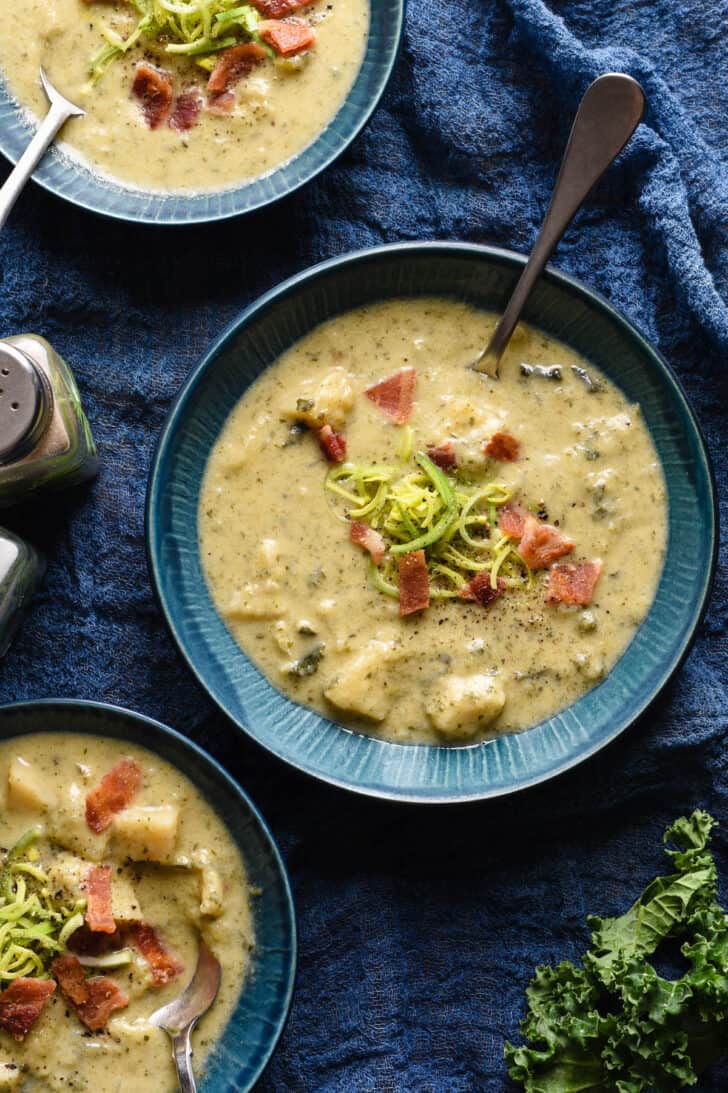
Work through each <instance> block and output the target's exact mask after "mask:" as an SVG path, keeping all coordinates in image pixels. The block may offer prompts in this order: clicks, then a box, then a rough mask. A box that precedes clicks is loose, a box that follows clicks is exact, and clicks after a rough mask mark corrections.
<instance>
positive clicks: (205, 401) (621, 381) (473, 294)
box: [147, 244, 716, 802]
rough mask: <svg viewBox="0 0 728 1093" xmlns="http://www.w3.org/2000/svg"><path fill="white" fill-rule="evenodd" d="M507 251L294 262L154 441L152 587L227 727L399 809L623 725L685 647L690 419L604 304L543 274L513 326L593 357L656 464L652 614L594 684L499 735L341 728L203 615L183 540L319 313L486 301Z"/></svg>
mask: <svg viewBox="0 0 728 1093" xmlns="http://www.w3.org/2000/svg"><path fill="white" fill-rule="evenodd" d="M524 261H525V260H524V259H523V258H522V257H521V256H519V255H516V254H513V253H511V252H507V251H501V250H496V249H493V248H486V247H477V246H469V245H463V244H401V245H396V246H392V247H384V248H380V249H377V250H373V251H367V252H362V253H360V254H356V255H349V256H344V257H342V258H338V259H335V260H333V261H330V262H327V263H324V264H323V265H320V266H317V267H315V268H314V269H312V270H308V271H306V272H304V273H302V274H300V275H298V276H297V277H294V278H292V279H291V280H290V281H288V282H286V283H285V284H283V285H281V286H280V287H279V288H277V289H275V290H273V291H272V292H270V293H268V294H267V295H266V296H264V297H262V298H261V299H260V300H259V301H257V302H256V303H255V304H253V305H252V306H251V307H250V308H248V309H247V311H245V312H243V314H242V315H241V316H240V318H239V319H238V320H237V321H236V322H235V323H234V324H233V325H232V326H231V327H230V328H229V329H228V330H227V331H226V332H225V333H224V334H223V335H222V337H221V338H220V339H219V340H218V342H217V343H216V344H215V345H214V346H213V347H212V349H211V350H210V352H209V353H208V354H207V356H206V357H205V358H204V359H203V360H202V361H201V362H200V364H199V365H198V366H197V368H196V369H194V370H193V372H192V373H191V375H190V377H189V378H188V380H187V382H186V384H185V386H184V387H183V389H182V391H181V393H180V396H179V398H178V400H177V402H176V404H175V406H174V407H173V409H172V411H171V413H170V416H169V418H168V421H167V423H166V426H165V428H164V430H163V433H162V436H161V438H160V443H159V447H158V450H157V455H156V459H155V463H154V466H153V469H152V474H151V479H150V484H149V492H148V498H147V545H148V553H149V561H150V568H151V574H152V579H153V582H154V585H155V588H156V591H157V594H158V598H159V602H160V604H161V607H162V610H163V612H164V614H165V616H166V619H167V622H168V624H169V626H170V629H171V631H172V634H173V636H174V638H175V640H176V642H177V644H178V646H179V648H180V650H181V652H182V653H183V655H184V656H185V658H186V659H187V661H188V663H189V665H190V667H191V668H192V670H193V671H194V672H195V674H196V675H197V677H198V679H199V680H200V681H201V683H202V685H203V686H204V687H205V688H206V690H207V691H208V693H209V694H210V695H211V697H212V698H213V699H214V700H215V701H216V702H217V703H218V705H219V706H220V707H221V709H223V710H224V711H225V713H227V715H228V716H229V717H230V718H231V720H232V721H233V722H234V723H235V724H236V725H237V726H238V727H239V728H241V729H242V730H243V731H245V732H247V733H249V734H250V735H251V736H252V737H254V739H256V740H257V741H258V742H259V743H261V744H263V746H264V747H266V748H268V749H269V750H270V751H272V752H274V753H275V754H276V755H278V756H280V757H281V758H282V759H285V760H286V762H289V763H292V764H293V765H294V766H296V767H298V768H300V769H301V770H304V771H306V772H307V773H309V774H313V775H315V776H317V777H319V778H323V779H325V780H326V781H329V782H332V783H335V784H337V785H340V786H343V787H345V788H347V789H353V790H357V791H359V792H362V793H368V794H372V795H375V796H381V797H390V798H395V799H398V800H406V801H430V802H445V801H462V800H472V799H478V798H483V797H490V796H494V795H497V794H502V793H508V792H511V791H513V790H515V789H520V788H523V787H525V786H528V785H531V784H534V783H536V782H539V781H542V780H544V779H546V778H549V777H552V776H553V775H555V774H558V773H559V772H560V771H563V770H565V769H567V768H568V767H571V766H573V765H575V764H576V763H579V762H581V761H582V760H583V759H585V758H586V757H587V756H589V755H591V754H592V753H593V752H595V751H597V750H598V749H599V748H601V747H603V746H604V745H605V744H606V743H608V741H610V740H612V739H613V738H614V737H615V736H617V735H618V734H619V733H621V732H622V731H623V730H624V729H625V728H627V726H628V725H630V724H631V723H632V722H633V721H634V720H635V719H636V718H637V717H638V716H639V714H640V713H642V711H643V710H644V709H645V708H646V707H647V705H648V704H649V703H650V702H651V701H652V699H653V698H654V697H655V695H656V694H657V693H658V692H659V691H660V689H661V688H662V687H663V686H664V685H665V683H666V682H667V680H668V679H669V678H670V676H671V674H672V673H673V672H674V671H675V669H676V668H677V667H678V665H679V664H680V662H681V660H682V658H683V656H684V655H685V653H686V651H687V649H688V646H689V644H690V641H691V639H692V636H693V635H694V632H695V629H696V627H697V625H698V622H699V620H700V618H701V616H702V613H703V610H704V608H705V605H706V601H707V597H708V594H709V591H710V585H711V580H712V573H713V569H714V562H715V552H716V506H715V498H714V489H713V481H712V475H711V470H710V465H709V461H708V457H707V454H706V451H705V447H704V444H703V441H702V438H701V435H700V430H699V428H698V426H697V423H696V421H695V418H694V416H693V414H692V411H691V410H690V407H689V406H688V404H687V402H686V400H685V396H684V394H683V392H682V390H681V388H680V386H679V384H678V383H677V381H676V379H675V377H674V376H673V374H672V372H671V371H670V369H669V367H668V366H667V365H666V364H665V362H664V361H663V360H662V358H661V357H660V356H659V354H658V353H657V352H656V351H655V350H654V349H653V348H652V347H651V346H650V345H649V343H648V342H647V341H646V340H645V339H644V338H643V337H642V336H641V335H640V334H639V332H638V331H637V330H636V329H635V328H634V327H633V326H631V324H630V323H629V322H627V320H626V319H625V318H624V317H622V316H621V315H620V314H619V313H618V312H616V311H615V310H614V309H613V308H612V307H611V306H610V305H609V304H608V303H607V302H606V301H605V300H603V299H602V298H600V297H599V296H597V295H596V294H594V293H592V292H590V291H589V290H588V289H586V288H585V287H584V286H583V285H580V284H579V283H578V282H576V281H574V280H572V279H570V278H568V277H565V276H563V275H561V274H558V273H556V272H555V271H553V270H549V271H548V272H547V273H546V274H545V275H544V276H543V278H542V279H541V281H540V282H539V284H538V285H537V287H536V289H535V291H534V293H533V295H532V297H531V299H530V301H529V304H528V307H527V311H526V315H525V318H526V319H527V320H528V321H529V322H531V323H532V324H534V325H536V326H538V327H540V328H541V329H542V330H544V331H545V332H546V333H548V334H550V335H552V336H553V337H556V338H558V339H560V340H562V341H563V342H565V343H567V344H568V345H569V346H571V347H573V348H574V349H576V350H577V351H578V352H579V353H581V354H582V355H583V356H584V357H586V358H587V359H589V360H591V361H592V362H594V363H595V364H596V365H598V366H599V367H600V368H601V369H603V371H604V372H605V373H606V374H607V375H608V376H609V377H610V378H611V379H612V380H613V381H614V382H615V383H616V384H617V385H618V386H619V387H621V388H622V390H623V391H624V392H625V393H626V395H627V396H628V397H629V398H630V399H631V400H633V401H636V402H639V403H640V405H641V407H642V411H643V414H644V418H645V421H646V423H647V426H648V428H649V430H650V432H651V434H652V437H653V439H654V442H655V445H656V447H657V450H658V453H659V456H660V460H661V462H662V466H663V469H664V473H665V477H666V482H667V491H668V504H669V532H668V544H667V555H666V560H665V566H664V569H663V573H662V577H661V580H660V583H659V587H658V590H657V594H656V597H655V600H654V602H653V604H652V607H651V609H650V611H649V613H648V615H647V617H646V619H645V621H644V622H643V624H642V626H641V627H640V628H639V630H638V631H637V633H636V635H635V637H634V639H633V640H632V642H631V644H630V645H629V647H628V648H627V649H626V651H625V652H624V654H623V655H622V657H621V659H620V660H619V661H618V663H617V664H616V665H615V667H614V669H613V670H612V671H611V672H610V674H609V675H608V677H607V678H606V679H605V680H604V681H603V682H602V683H600V684H599V685H598V686H597V687H595V688H594V689H593V690H592V691H590V692H589V693H588V694H586V695H584V696H583V697H582V698H581V699H580V700H579V701H578V702H576V703H575V704H574V705H572V706H571V707H569V708H568V709H566V710H564V711H562V712H561V713H559V714H557V715H555V716H553V717H551V718H548V719H547V720H545V721H543V722H541V723H540V724H538V725H536V726H535V727H534V728H532V729H530V730H528V731H526V732H523V733H519V734H515V735H505V736H502V737H500V738H498V739H497V740H494V741H491V742H487V743H481V744H475V745H472V746H469V747H461V748H448V747H435V746H427V745H412V746H403V745H397V744H391V743H388V742H385V741H382V740H376V739H374V738H370V737H367V736H363V735H359V734H356V733H352V732H350V731H348V730H345V729H342V728H341V727H339V726H338V725H335V724H334V723H332V722H331V721H328V720H327V719H325V718H324V717H322V716H320V715H319V714H317V713H314V712H312V711H310V710H305V709H302V708H301V707H299V706H297V705H295V704H294V703H292V702H291V701H289V700H288V699H287V698H284V697H283V696H282V695H281V694H279V692H278V691H276V690H275V689H274V688H273V687H272V686H271V684H270V683H268V682H267V680H266V679H265V678H264V677H263V676H262V675H261V673H260V672H259V671H258V670H257V669H256V668H255V667H254V666H253V665H252V664H251V663H250V661H249V660H248V659H247V658H246V657H245V655H244V654H243V653H242V652H241V650H240V649H239V647H238V646H237V645H236V643H235V641H234V640H233V638H232V637H231V635H230V633H229V632H228V630H227V629H226V627H225V625H224V623H223V622H222V619H221V618H220V616H219V615H218V614H217V612H216V610H215V608H214V606H213V604H212V601H211V599H210V596H209V594H208V591H207V588H206V585H205V580H204V577H203V573H202V569H201V565H200V558H199V551H198V545H197V504H198V497H199V491H200V484H201V480H202V475H203V471H204V468H205V463H206V461H207V458H208V456H209V454H210V450H211V448H212V446H213V444H214V443H215V440H216V439H217V437H218V435H219V433H220V430H221V428H222V426H223V425H224V423H225V420H226V418H227V416H228V414H229V413H230V411H231V410H232V408H233V407H234V405H235V404H236V402H237V401H238V399H239V398H240V396H241V395H242V394H243V392H244V391H245V389H246V388H247V387H248V385H249V384H250V383H251V382H253V381H254V379H255V378H256V376H257V375H258V374H259V373H260V372H261V371H262V370H263V369H264V368H265V367H266V366H267V365H269V364H270V363H271V362H272V361H274V360H275V359H276V358H277V357H278V356H279V355H280V354H281V353H282V352H283V351H284V350H285V349H287V348H288V347H289V346H290V345H291V344H292V343H294V342H295V341H296V340H297V339H299V338H300V337H302V336H303V335H304V334H306V333H308V332H309V331H310V330H311V329H312V328H313V327H314V326H316V325H317V324H318V323H320V322H322V321H324V320H327V319H330V318H332V317H333V316H336V315H337V314H340V313H341V312H343V311H347V310H349V309H350V308H354V307H358V306H360V305H362V304H366V303H368V302H374V301H377V300H381V299H385V298H391V297H402V296H422V295H435V296H438V295H439V296H449V297H454V298H456V299H458V300H465V301H467V302H469V303H471V304H474V305H476V306H479V307H481V308H484V309H487V310H496V311H497V310H499V309H502V307H503V306H504V304H505V302H506V300H507V299H508V297H509V295H510V292H511V290H512V288H513V286H514V284H515V281H516V279H517V277H518V276H519V274H520V272H521V269H522V268H523V264H524Z"/></svg>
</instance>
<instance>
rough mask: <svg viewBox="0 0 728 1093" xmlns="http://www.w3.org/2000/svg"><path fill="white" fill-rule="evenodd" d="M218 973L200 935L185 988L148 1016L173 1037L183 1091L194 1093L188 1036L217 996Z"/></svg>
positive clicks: (173, 1053)
mask: <svg viewBox="0 0 728 1093" xmlns="http://www.w3.org/2000/svg"><path fill="white" fill-rule="evenodd" d="M221 975H222V968H221V967H220V961H219V960H217V958H216V957H214V956H213V955H212V953H211V952H210V950H209V949H208V947H207V945H206V944H205V942H204V941H203V940H202V939H201V938H200V948H199V953H198V956H197V967H196V968H195V974H194V975H193V976H192V979H191V980H190V982H189V983H188V984H187V987H186V988H185V990H184V991H183V992H182V994H181V995H180V996H179V998H175V1000H174V1002H170V1003H169V1005H167V1006H162V1008H161V1009H158V1010H156V1011H155V1012H154V1013H153V1014H152V1016H151V1017H150V1018H149V1024H150V1025H156V1027H157V1028H161V1029H164V1031H165V1032H167V1033H168V1034H169V1036H170V1037H171V1039H172V1057H173V1059H174V1061H175V1063H176V1065H177V1075H178V1077H179V1087H180V1089H181V1091H182V1093H197V1085H196V1084H195V1075H194V1071H193V1070H192V1047H191V1044H190V1036H191V1034H192V1030H193V1028H194V1027H195V1025H196V1024H197V1022H198V1021H199V1019H200V1017H202V1016H203V1014H205V1013H207V1011H208V1010H209V1008H210V1006H211V1005H212V1003H213V1002H214V1001H215V999H216V998H217V992H218V991H219V989H220V977H221Z"/></svg>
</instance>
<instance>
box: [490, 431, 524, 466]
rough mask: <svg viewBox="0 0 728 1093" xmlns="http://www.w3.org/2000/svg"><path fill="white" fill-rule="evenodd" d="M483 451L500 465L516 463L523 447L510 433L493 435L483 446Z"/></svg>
mask: <svg viewBox="0 0 728 1093" xmlns="http://www.w3.org/2000/svg"><path fill="white" fill-rule="evenodd" d="M483 451H484V452H485V454H486V455H488V456H490V458H491V459H497V460H498V462H499V463H515V461H516V460H517V459H518V457H519V455H520V454H521V445H520V444H519V443H518V441H517V440H516V438H515V437H514V436H511V434H510V433H493V435H492V437H491V438H490V440H487V441H486V442H485V443H484V444H483Z"/></svg>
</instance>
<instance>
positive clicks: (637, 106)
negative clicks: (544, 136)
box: [470, 72, 645, 379]
mask: <svg viewBox="0 0 728 1093" xmlns="http://www.w3.org/2000/svg"><path fill="white" fill-rule="evenodd" d="M644 112H645V93H644V91H643V90H642V88H641V87H640V85H639V84H638V83H637V81H636V80H633V79H632V77H631V76H626V75H625V74H624V73H622V72H608V73H606V75H604V76H600V77H599V78H598V79H596V80H595V81H594V83H593V84H591V85H590V86H589V87H588V88H587V90H586V93H585V94H584V98H583V99H582V100H581V103H580V104H579V109H578V110H577V112H576V117H575V118H574V124H573V126H572V128H571V134H570V136H569V141H568V144H567V145H566V151H565V152H564V158H563V160H562V161H561V168H560V170H559V174H558V177H557V179H556V184H555V186H554V192H553V195H552V197H551V204H550V205H549V207H548V210H547V212H546V216H545V218H544V222H543V224H542V226H541V231H540V232H539V233H538V238H537V239H536V242H535V243H534V246H533V250H532V251H531V256H530V258H529V259H528V262H527V263H526V267H525V269H524V270H523V273H522V274H521V276H520V279H519V281H518V284H517V285H516V287H515V288H514V290H513V294H512V295H511V298H510V300H509V301H508V305H507V307H506V309H505V311H504V312H503V315H502V316H501V318H500V321H499V322H498V325H497V326H496V328H495V330H494V332H493V336H492V337H491V339H490V342H489V343H488V345H487V346H486V348H485V349H484V350H483V351H482V353H480V354H479V355H478V356H477V357H476V358H475V360H474V361H473V362H472V364H471V365H470V367H471V368H474V369H475V371H476V372H485V373H486V375H488V376H492V377H493V378H494V379H495V378H497V376H498V365H499V364H500V359H501V357H502V356H503V353H504V352H505V349H506V346H507V345H508V342H509V341H510V340H511V335H512V334H513V331H514V330H515V328H516V325H517V323H518V320H519V319H520V317H521V312H522V311H523V308H524V306H525V304H526V301H527V299H528V297H529V296H530V294H531V289H532V288H533V286H534V284H535V282H536V281H537V280H538V278H539V277H540V276H541V273H542V272H543V268H544V266H545V265H546V263H547V262H548V260H549V258H550V257H551V255H552V254H553V252H554V248H555V247H556V244H557V243H558V242H559V240H560V239H561V236H562V235H563V234H564V232H565V231H566V229H567V227H568V226H569V224H570V223H571V220H572V219H573V217H574V215H575V213H576V211H577V209H579V207H580V206H581V204H582V203H583V202H584V201H585V199H586V198H587V196H588V195H589V192H590V191H591V190H592V188H593V187H594V186H595V185H596V183H597V182H598V181H599V179H600V178H601V177H602V175H603V174H604V172H605V171H606V169H607V167H608V166H609V165H610V163H612V161H613V160H614V159H616V157H617V156H618V155H619V153H620V152H621V151H622V149H623V148H624V146H625V144H626V143H627V141H628V140H629V138H630V137H631V136H632V134H633V133H634V131H635V129H636V128H637V126H638V125H639V123H640V122H641V121H642V118H643V116H644Z"/></svg>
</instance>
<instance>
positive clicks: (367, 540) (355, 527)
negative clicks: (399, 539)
mask: <svg viewBox="0 0 728 1093" xmlns="http://www.w3.org/2000/svg"><path fill="white" fill-rule="evenodd" d="M349 539H350V540H351V542H352V543H356V545H357V546H360V547H364V549H365V550H368V551H369V553H370V554H371V556H372V561H373V562H374V564H375V565H379V564H380V562H381V560H382V558H383V557H384V554H385V552H386V549H387V544H386V543H385V541H384V539H383V538H382V536H381V535H380V534H379V532H378V531H375V529H374V528H370V527H369V525H368V524H361V523H360V522H359V521H358V520H352V521H351V524H350V525H349Z"/></svg>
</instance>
